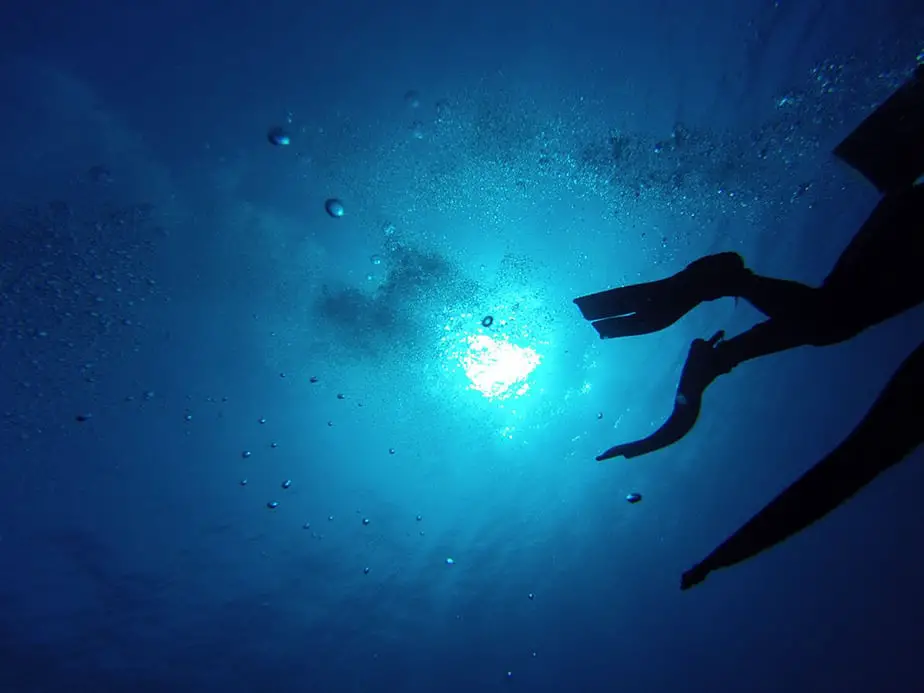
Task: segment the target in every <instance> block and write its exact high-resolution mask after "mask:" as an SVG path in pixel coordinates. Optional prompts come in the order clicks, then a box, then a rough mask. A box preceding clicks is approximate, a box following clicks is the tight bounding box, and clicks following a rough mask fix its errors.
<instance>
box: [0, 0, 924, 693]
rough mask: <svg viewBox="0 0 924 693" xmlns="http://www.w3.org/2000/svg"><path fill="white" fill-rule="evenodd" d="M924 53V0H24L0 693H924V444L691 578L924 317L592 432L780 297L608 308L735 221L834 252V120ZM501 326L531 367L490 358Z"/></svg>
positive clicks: (781, 359) (850, 409)
mask: <svg viewBox="0 0 924 693" xmlns="http://www.w3.org/2000/svg"><path fill="white" fill-rule="evenodd" d="M922 51H924V8H922V6H921V3H919V2H913V1H911V0H907V1H905V0H897V1H893V2H872V1H869V2H859V1H851V2H846V1H845V2H821V1H818V0H809V1H808V2H785V1H783V2H769V1H761V2H731V1H730V0H728V1H721V0H709V1H708V2H697V3H690V2H679V1H676V0H662V1H661V2H648V3H614V2H581V1H577V2H555V1H547V2H544V3H539V2H535V3H526V2H465V3H462V2H454V3H448V2H432V3H419V4H413V3H408V2H390V3H372V2H310V3H295V2H283V1H282V0H264V1H263V2H260V3H254V2H243V1H240V0H229V1H225V2H212V1H205V0H199V1H192V2H169V1H167V2H160V3H129V2H103V1H101V0H84V1H82V2H77V1H73V2H61V1H48V2H41V3H38V2H35V3H26V2H18V1H13V2H7V3H5V4H4V6H3V8H2V9H0V215H2V216H0V219H2V231H0V233H2V236H0V299H2V302H0V329H2V331H0V414H2V420H0V423H2V429H0V690H2V691H3V692H4V693H5V692H6V691H10V692H15V693H39V692H43V693H50V692H57V691H192V690H199V691H202V690H206V691H212V690H214V691H226V692H229V693H230V692H236V691H270V690H272V691H279V692H280V693H283V692H288V691H330V692H339V691H371V690H375V691H385V690H388V691H409V692H411V691H434V690H439V691H471V690H479V691H481V690H484V691H493V690H512V689H516V690H524V691H525V690H529V691H574V692H578V691H610V690H627V691H629V690H631V691H710V692H712V691H754V692H758V691H781V690H787V691H813V692H814V691H868V690H875V691H883V692H885V691H915V690H924V673H922V669H921V667H920V666H919V663H918V661H917V657H918V656H919V653H920V651H921V646H922V644H924V631H922V630H921V627H920V624H921V620H922V617H924V598H922V596H921V585H922V584H924V566H922V562H921V560H920V558H919V555H920V547H921V546H922V542H924V516H922V514H921V512H920V508H921V505H920V494H921V491H922V489H924V467H922V465H921V464H920V462H921V452H920V450H919V451H917V452H916V453H915V454H914V455H913V456H912V457H911V458H909V459H908V460H907V461H906V462H905V463H904V464H902V465H900V466H899V467H897V468H896V469H894V470H892V471H890V472H889V473H888V474H887V475H885V476H884V477H883V478H881V479H878V480H876V481H875V483H873V484H872V485H871V486H870V487H869V488H868V489H866V490H864V491H863V493H862V494H860V495H859V496H858V497H857V498H855V499H853V500H852V501H851V502H850V503H849V504H847V505H846V506H844V507H842V508H840V509H838V510H837V512H835V513H833V514H832V515H831V516H830V517H828V518H825V519H824V520H823V521H822V522H820V523H819V524H818V525H817V526H816V527H813V528H811V529H810V530H809V531H807V532H805V533H803V535H800V536H798V537H796V538H794V539H792V540H791V541H789V542H787V543H786V544H785V545H783V546H781V547H779V548H777V549H775V550H773V551H772V552H769V553H768V554H766V555H764V556H761V557H758V558H756V559H755V560H753V561H751V562H749V563H748V564H746V565H742V566H740V567H737V568H735V569H732V570H727V571H722V572H720V573H717V574H715V575H714V576H711V577H710V578H709V579H708V580H707V581H706V583H704V584H703V585H702V586H701V587H698V588H696V589H695V590H693V591H691V592H689V593H681V592H680V591H679V590H678V581H679V575H680V573H681V572H682V571H683V570H685V569H686V568H688V567H689V566H690V565H692V564H693V563H695V562H696V561H697V560H699V559H700V558H702V556H704V555H705V554H706V553H708V551H709V550H711V548H712V547H713V546H714V545H715V544H716V543H717V542H718V541H721V539H722V538H723V537H724V536H725V535H726V534H727V533H728V532H729V531H731V530H732V529H734V528H735V527H737V526H738V525H739V524H740V523H741V522H742V521H743V520H745V519H746V518H748V517H749V516H750V515H751V514H752V513H753V512H755V511H756V510H757V509H758V508H759V507H761V506H762V505H763V503H765V502H766V501H767V500H769V499H770V498H772V497H773V496H774V495H775V494H776V493H777V492H778V491H779V490H780V489H782V488H783V487H785V486H786V485H787V484H788V483H789V482H790V481H792V480H793V479H795V478H796V477H798V475H799V474H801V473H802V472H803V471H804V470H805V469H806V468H808V467H809V466H810V465H811V464H812V463H813V462H814V461H815V460H817V459H818V458H819V457H820V456H821V455H823V454H824V453H825V452H827V451H828V450H829V449H831V448H832V447H833V446H834V445H835V444H836V443H837V442H838V441H840V440H841V439H842V438H843V437H844V436H845V435H846V434H847V432H848V431H849V430H850V429H851V427H852V426H853V425H854V423H855V422H856V421H857V420H858V419H859V417H860V416H861V415H862V414H863V412H864V411H865V410H866V408H867V407H868V406H869V405H870V403H871V402H872V401H873V399H874V398H875V395H876V393H877V392H878V391H879V389H880V388H881V387H882V385H883V384H884V383H885V381H886V380H887V379H888V377H889V375H890V374H891V373H892V371H893V370H894V369H895V368H896V367H897V365H898V364H899V363H900V362H901V360H902V359H903V358H904V357H905V356H906V355H907V354H908V353H909V352H910V351H911V349H912V348H913V347H914V346H915V345H916V344H918V343H919V342H920V340H921V338H922V337H924V324H922V320H921V315H922V314H921V311H920V309H918V310H916V311H912V312H911V313H909V314H907V315H904V316H900V317H898V318H896V319H895V320H893V321H892V322H890V323H888V324H886V325H882V326H880V327H877V328H874V329H872V330H870V331H868V332H867V333H864V334H863V335H861V336H860V337H858V338H857V339H855V340H853V341H852V342H850V343H848V344H843V345H839V346H836V347H830V348H827V349H801V350H796V351H793V352H790V353H785V354H780V355H777V356H773V357H768V358H765V359H762V360H760V361H757V362H753V363H750V364H746V365H744V366H742V367H740V368H739V369H737V370H736V371H735V372H734V373H733V374H732V375H730V376H728V377H727V378H723V379H721V380H720V381H719V382H717V383H716V384H715V385H713V386H712V387H711V388H710V390H709V392H708V393H707V396H706V401H705V407H704V412H703V415H702V417H701V419H700V421H699V423H698V425H697V427H696V429H695V430H694V431H693V432H692V433H691V434H690V435H689V436H688V437H687V438H686V439H685V440H683V441H682V442H680V443H678V444H677V445H675V446H673V447H672V448H670V449H668V450H665V451H662V452H659V453H657V454H654V455H651V456H650V457H643V458H639V459H636V460H633V461H631V462H626V461H623V460H616V461H613V462H612V463H607V464H605V465H597V464H595V463H594V462H593V457H594V455H595V454H596V453H597V452H599V451H600V450H602V449H604V448H606V447H608V446H609V445H611V444H614V443H616V442H620V441H624V440H630V439H632V438H635V437H640V436H643V435H645V434H647V433H648V432H649V431H650V430H652V428H653V427H655V426H657V425H658V424H659V423H660V422H661V421H662V420H663V417H664V416H665V415H666V414H667V412H668V411H669V408H670V403H671V398H672V396H673V392H674V387H675V385H676V380H677V376H678V374H679V369H680V366H681V364H682V360H683V356H684V354H685V353H686V348H687V345H688V344H689V342H690V340H691V339H693V338H694V337H705V336H708V335H709V334H712V332H713V331H715V330H716V329H720V328H724V329H726V330H728V331H729V332H730V333H734V332H737V331H740V330H743V329H746V328H747V327H748V326H749V325H750V324H752V323H753V322H754V321H755V320H756V319H757V317H758V316H757V314H756V313H755V312H754V311H753V310H752V309H751V308H749V307H748V306H747V305H745V304H741V305H737V304H735V303H734V302H732V301H731V300H723V301H719V302H716V303H714V304H709V305H707V306H703V307H701V308H700V309H698V310H697V311H695V312H694V313H692V314H691V315H690V316H688V317H687V318H685V319H684V320H682V321H681V322H680V323H678V324H677V325H675V326H673V327H671V328H670V329H668V330H665V331H664V332H662V333H659V334H656V335H649V336H646V337H640V338H634V339H626V340H618V341H609V342H606V343H601V342H600V341H599V340H597V339H596V335H595V334H594V332H593V330H592V329H591V328H590V326H589V325H587V324H585V323H583V321H582V320H581V319H580V316H579V315H578V313H577V311H576V309H574V307H573V306H572V305H571V299H572V298H573V297H574V296H577V295H580V294H582V293H588V292H591V291H595V290H599V289H602V288H605V287H607V286H613V285H618V284H622V283H631V282H636V281H645V280H651V279H657V278H660V277H662V276H667V275H669V274H671V273H673V272H675V271H677V270H679V269H680V268H682V267H683V266H685V265H686V264H687V263H688V262H690V261H691V260H693V259H694V258H696V257H698V256H699V255H702V254H704V253H707V252H712V251H714V250H716V249H733V250H737V251H739V252H741V253H742V254H743V255H744V256H745V257H746V258H747V260H748V263H749V265H750V266H752V267H753V268H754V269H756V270H757V271H759V272H762V273H768V274H773V275H776V276H785V277H789V278H794V279H799V280H802V281H806V282H810V283H817V282H819V281H820V280H821V279H822V278H823V277H824V276H825V274H826V273H827V271H828V270H829V268H830V267H831V265H832V264H833V262H834V261H835V260H836V258H837V256H838V254H839V252H840V251H841V249H842V248H843V247H844V246H845V245H846V243H847V242H848V241H849V239H850V237H851V236H852V234H853V232H854V231H855V229H856V228H857V227H858V226H859V224H860V223H861V221H862V220H863V218H864V217H865V215H866V214H867V213H868V212H869V211H870V210H871V209H872V207H873V205H874V204H875V193H874V191H873V190H872V189H871V187H870V186H869V185H868V184H867V183H866V182H864V181H863V180H861V179H860V178H859V176H857V175H856V174H855V173H854V172H852V171H848V170H845V169H844V168H843V167H842V166H839V165H837V164H836V163H835V162H833V161H832V159H831V157H830V154H829V152H830V150H831V148H832V147H833V146H834V145H835V144H836V143H837V142H838V141H839V139H840V138H841V137H843V136H844V135H845V134H846V133H847V132H849V131H850V129H851V128H852V127H854V126H855V125H856V124H857V123H858V122H859V121H860V120H861V119H862V117H863V116H864V115H865V114H867V113H868V112H869V111H870V110H871V109H872V108H873V107H874V106H875V105H876V104H877V103H878V102H880V101H881V100H882V99H883V98H884V97H885V96H886V95H887V94H888V93H890V91H891V90H892V89H894V88H895V87H896V86H897V85H898V84H899V83H901V81H902V80H903V79H904V77H905V76H906V75H907V74H908V73H909V71H910V70H911V69H912V68H913V66H914V64H915V61H916V60H922V59H924V54H922ZM409 90H415V91H416V92H417V93H418V95H419V101H420V104H419V106H417V107H415V106H414V105H413V104H411V103H409V99H408V98H407V97H406V93H407V92H408V91H409ZM288 120H290V121H291V122H290V123H287V121H288ZM276 124H285V125H286V127H288V128H289V130H290V132H291V133H292V138H293V142H292V145H291V146H290V147H289V148H274V147H271V146H270V145H269V144H268V143H267V141H266V136H265V133H266V131H267V129H268V128H269V127H270V126H272V125H276ZM613 133H619V134H620V136H624V137H625V138H627V139H626V141H628V142H629V143H630V148H631V155H628V156H623V157H618V156H614V154H613V151H612V147H611V144H610V137H611V136H612V135H613ZM656 150H660V151H661V154H654V152H655V151H656ZM94 166H97V167H103V168H104V169H105V172H104V173H102V174H100V173H99V172H100V171H101V170H102V169H96V174H94V173H91V168H92V167H94ZM329 196H338V197H341V198H343V200H344V203H345V205H346V209H347V213H346V215H345V216H344V218H343V219H336V220H334V219H330V218H328V217H327V216H326V215H325V214H324V209H323V202H324V199H325V198H327V197H329ZM389 224H393V225H394V228H395V233H394V235H391V234H390V233H386V230H387V229H389V228H390V227H389ZM373 255H375V256H378V258H380V259H381V264H373V263H372V262H370V259H371V258H372V256H373ZM486 313H491V314H493V315H495V316H496V322H495V325H494V326H493V327H492V328H491V329H490V330H484V329H483V328H481V327H480V324H479V322H480V319H481V317H482V316H483V315H484V314H486ZM477 335H483V336H484V337H485V338H491V339H493V340H494V341H493V342H491V343H492V344H502V343H510V344H514V345H517V346H519V347H523V348H530V349H533V350H535V352H536V353H537V354H538V355H539V356H540V357H541V363H540V364H539V366H538V367H537V368H536V369H535V371H533V372H532V374H530V375H529V376H528V377H527V378H526V379H525V380H526V382H527V384H528V385H529V388H530V389H529V391H528V392H527V393H525V394H523V395H521V396H519V397H510V398H508V399H503V398H499V397H498V398H494V399H492V398H488V397H484V396H483V395H482V394H481V393H480V392H478V391H476V390H473V389H472V388H471V387H470V384H471V383H470V382H469V379H468V378H467V376H466V372H465V368H464V363H462V361H463V360H464V359H465V358H466V354H467V353H469V352H467V351H466V349H467V347H465V346H462V347H460V344H461V345H467V344H468V343H469V342H467V341H466V340H468V339H470V338H474V337H475V336H477ZM469 373H471V369H469ZM311 376H316V377H317V378H318V382H316V383H312V382H310V377H311ZM520 384H523V383H520ZM338 394H343V395H344V398H343V399H338V397H337V395H338ZM598 414H599V415H600V417H599V418H598ZM78 415H86V416H89V418H88V420H86V421H82V422H80V421H77V420H76V417H77V416H78ZM261 419H265V422H264V423H261V422H260V421H261ZM271 443H276V444H277V447H271ZM390 449H393V451H394V452H393V454H390ZM244 451H250V452H252V455H251V456H250V457H248V458H246V459H244V458H243V456H242V453H243V452H244ZM243 479H247V482H248V483H247V484H246V485H241V483H240V482H241V480H243ZM285 479H291V480H292V486H291V488H289V489H286V490H283V489H282V488H281V486H280V485H281V483H282V481H283V480H285ZM630 491H639V492H642V493H643V494H644V496H645V499H644V501H643V502H642V503H640V504H638V505H634V506H630V505H628V504H626V503H625V502H624V501H623V500H622V499H623V498H624V496H625V494H626V493H627V492H630ZM272 500H277V501H278V502H279V507H278V508H276V509H275V510H270V509H268V508H267V507H266V503H267V502H269V501H272ZM418 516H419V518H420V519H419V520H418ZM363 517H367V518H369V524H368V525H364V524H363V523H362V521H361V520H362V518H363ZM329 518H332V519H329ZM306 524H310V526H309V527H306V526H305V525H306ZM449 557H451V558H453V559H454V564H453V565H449V564H447V562H446V559H447V558H449ZM364 568H369V571H368V574H366V573H365V572H364ZM530 594H532V595H533V596H534V598H532V599H531V598H530V597H529V595H530ZM508 672H509V676H508Z"/></svg>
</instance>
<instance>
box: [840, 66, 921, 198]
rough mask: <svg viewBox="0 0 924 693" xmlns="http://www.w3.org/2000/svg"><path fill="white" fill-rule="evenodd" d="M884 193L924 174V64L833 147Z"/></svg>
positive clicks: (904, 187)
mask: <svg viewBox="0 0 924 693" xmlns="http://www.w3.org/2000/svg"><path fill="white" fill-rule="evenodd" d="M834 155H835V156H836V157H838V158H839V159H841V160H842V161H843V162H845V163H846V164H848V165H849V166H851V167H852V168H854V169H855V170H856V171H858V172H859V173H861V174H863V176H864V177H865V178H866V179H867V180H868V181H869V182H870V183H872V184H873V185H875V186H876V188H877V189H878V190H879V192H881V193H883V194H888V193H894V192H898V191H900V190H905V189H907V188H910V187H911V186H912V185H914V183H915V181H917V180H918V178H920V177H921V176H922V175H924V64H921V65H918V66H917V68H916V69H915V71H914V73H913V74H912V76H911V77H910V78H909V79H908V81H906V82H905V83H904V84H903V85H902V86H900V87H899V88H898V90H897V91H896V92H895V93H894V94H892V95H891V96H890V97H889V98H888V99H886V100H885V102H883V103H882V104H881V105H880V106H879V107H878V108H877V109H876V110H875V111H873V112H872V113H871V114H870V115H869V116H867V118H866V119H865V120H864V121H863V122H862V123H860V125H858V126H857V127H856V129H855V130H854V131H853V132H851V133H850V134H849V135H848V136H847V137H846V138H845V139H844V141H843V142H841V143H840V144H839V145H837V147H835V149H834Z"/></svg>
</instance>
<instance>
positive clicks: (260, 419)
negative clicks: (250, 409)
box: [257, 416, 266, 424]
mask: <svg viewBox="0 0 924 693" xmlns="http://www.w3.org/2000/svg"><path fill="white" fill-rule="evenodd" d="M257 423H261V424H265V423H266V419H264V418H263V417H262V416H261V417H260V418H259V419H257Z"/></svg>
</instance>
